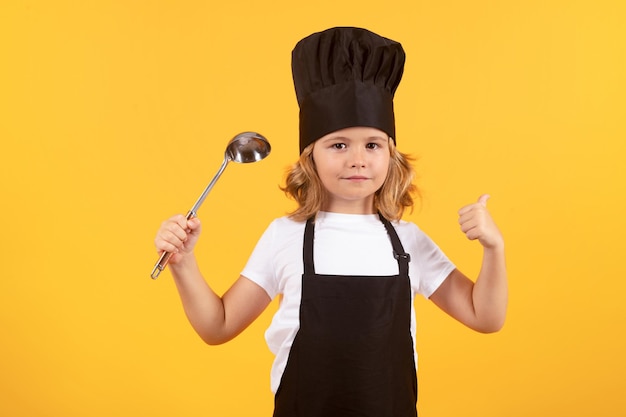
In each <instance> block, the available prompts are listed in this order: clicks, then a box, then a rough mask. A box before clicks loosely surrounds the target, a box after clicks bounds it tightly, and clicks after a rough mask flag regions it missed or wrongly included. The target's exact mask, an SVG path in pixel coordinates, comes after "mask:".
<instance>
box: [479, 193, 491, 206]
mask: <svg viewBox="0 0 626 417" xmlns="http://www.w3.org/2000/svg"><path fill="white" fill-rule="evenodd" d="M490 197H491V196H490V195H489V194H483V195H481V196H480V197H479V198H478V204H480V205H481V206H483V207H487V200H489V198H490Z"/></svg>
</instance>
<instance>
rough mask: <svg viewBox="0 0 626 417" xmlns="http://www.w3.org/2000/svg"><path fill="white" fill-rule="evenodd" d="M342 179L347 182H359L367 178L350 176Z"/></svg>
mask: <svg viewBox="0 0 626 417" xmlns="http://www.w3.org/2000/svg"><path fill="white" fill-rule="evenodd" d="M344 179H345V180H347V181H353V182H361V181H367V180H368V179H369V178H368V177H364V176H362V175H352V176H350V177H344Z"/></svg>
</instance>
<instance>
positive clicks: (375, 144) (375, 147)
mask: <svg viewBox="0 0 626 417" xmlns="http://www.w3.org/2000/svg"><path fill="white" fill-rule="evenodd" d="M365 147H366V148H367V149H377V148H380V145H379V144H378V143H376V142H370V143H368V144H367V145H365Z"/></svg>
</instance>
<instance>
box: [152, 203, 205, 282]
mask: <svg viewBox="0 0 626 417" xmlns="http://www.w3.org/2000/svg"><path fill="white" fill-rule="evenodd" d="M195 215H196V213H195V212H194V211H193V210H189V212H187V215H186V216H185V218H186V219H187V220H189V219H191V218H192V217H195ZM172 255H173V254H172V253H171V252H163V253H162V254H161V256H160V257H159V260H158V261H157V263H156V264H155V265H154V268H152V273H151V274H150V278H152V279H157V278H158V277H159V274H160V273H161V272H162V271H163V270H164V269H165V267H166V266H167V263H168V262H169V261H170V257H171V256H172Z"/></svg>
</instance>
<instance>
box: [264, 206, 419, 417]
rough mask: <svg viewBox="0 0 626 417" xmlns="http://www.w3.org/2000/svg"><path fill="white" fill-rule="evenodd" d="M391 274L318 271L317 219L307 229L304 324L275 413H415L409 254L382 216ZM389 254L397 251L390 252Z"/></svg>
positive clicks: (298, 416)
mask: <svg viewBox="0 0 626 417" xmlns="http://www.w3.org/2000/svg"><path fill="white" fill-rule="evenodd" d="M380 220H381V221H382V222H383V224H384V225H385V228H386V229H387V233H388V234H389V237H390V239H391V243H392V246H393V256H394V257H395V258H396V259H397V261H398V266H399V274H398V275H394V276H382V277H377V276H340V275H317V274H315V267H314V265H313V237H314V223H313V221H312V220H311V219H310V220H309V221H307V224H306V227H305V232H304V249H303V252H304V253H303V255H304V274H303V275H302V301H301V303H300V328H299V330H298V333H297V334H296V336H295V339H294V341H293V345H292V347H291V350H290V352H289V358H288V360H287V365H286V368H285V371H284V373H283V376H282V379H281V383H280V387H279V388H278V391H277V392H276V397H275V408H274V417H335V416H336V417H357V416H358V417H416V416H417V411H416V402H417V376H416V373H415V361H414V347H413V340H412V338H411V331H410V328H411V326H410V325H411V288H410V282H409V273H408V271H409V260H410V258H409V255H408V254H406V253H405V252H404V249H403V247H402V243H401V242H400V239H399V238H398V235H397V233H396V231H395V229H394V228H393V226H392V225H391V224H390V223H389V221H388V220H387V219H385V218H384V217H383V216H382V215H381V216H380ZM389 256H392V254H389Z"/></svg>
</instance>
